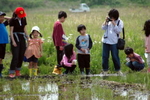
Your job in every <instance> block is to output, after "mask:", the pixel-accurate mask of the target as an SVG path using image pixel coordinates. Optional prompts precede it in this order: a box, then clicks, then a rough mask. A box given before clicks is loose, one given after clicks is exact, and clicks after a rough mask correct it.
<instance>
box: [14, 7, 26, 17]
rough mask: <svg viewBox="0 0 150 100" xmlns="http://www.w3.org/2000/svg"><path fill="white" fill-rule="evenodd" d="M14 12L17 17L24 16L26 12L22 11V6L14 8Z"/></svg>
mask: <svg viewBox="0 0 150 100" xmlns="http://www.w3.org/2000/svg"><path fill="white" fill-rule="evenodd" d="M15 13H16V14H17V16H18V17H19V18H23V17H26V13H25V11H24V8H22V7H17V8H16V9H15Z"/></svg>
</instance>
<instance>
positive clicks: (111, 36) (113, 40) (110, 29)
mask: <svg viewBox="0 0 150 100" xmlns="http://www.w3.org/2000/svg"><path fill="white" fill-rule="evenodd" d="M119 20H120V22H119ZM118 22H119V25H117V24H118ZM115 23H116V25H113V24H112V22H111V21H109V22H108V24H107V25H102V29H103V30H105V33H104V36H103V37H102V42H103V43H106V44H117V42H118V38H119V37H118V36H119V34H120V33H121V32H122V28H123V21H122V20H121V19H118V20H116V21H115Z"/></svg>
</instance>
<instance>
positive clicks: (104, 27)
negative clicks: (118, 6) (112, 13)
mask: <svg viewBox="0 0 150 100" xmlns="http://www.w3.org/2000/svg"><path fill="white" fill-rule="evenodd" d="M108 22H109V21H108V17H106V19H105V21H104V23H103V24H102V30H107V28H108Z"/></svg>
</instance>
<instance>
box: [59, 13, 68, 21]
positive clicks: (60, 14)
mask: <svg viewBox="0 0 150 100" xmlns="http://www.w3.org/2000/svg"><path fill="white" fill-rule="evenodd" d="M62 17H64V18H67V13H66V12H65V11H59V13H58V19H60V18H62Z"/></svg>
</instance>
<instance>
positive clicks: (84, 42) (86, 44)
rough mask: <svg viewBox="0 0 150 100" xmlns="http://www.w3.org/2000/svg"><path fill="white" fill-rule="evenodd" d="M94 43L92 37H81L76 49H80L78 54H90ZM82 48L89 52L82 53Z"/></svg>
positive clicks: (78, 38)
mask: <svg viewBox="0 0 150 100" xmlns="http://www.w3.org/2000/svg"><path fill="white" fill-rule="evenodd" d="M92 45H93V42H92V39H91V37H90V35H88V34H86V35H84V36H83V35H80V36H78V37H77V39H76V48H77V49H78V54H90V49H91V48H92ZM81 48H83V49H86V50H87V52H86V53H84V52H82V51H81Z"/></svg>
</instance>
